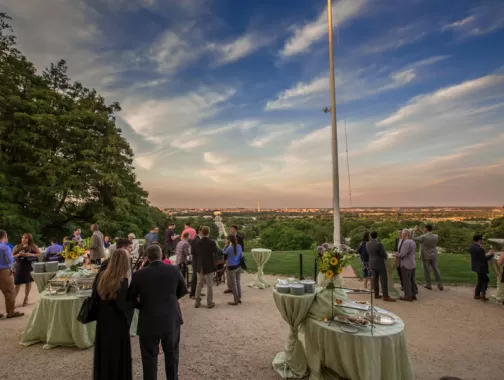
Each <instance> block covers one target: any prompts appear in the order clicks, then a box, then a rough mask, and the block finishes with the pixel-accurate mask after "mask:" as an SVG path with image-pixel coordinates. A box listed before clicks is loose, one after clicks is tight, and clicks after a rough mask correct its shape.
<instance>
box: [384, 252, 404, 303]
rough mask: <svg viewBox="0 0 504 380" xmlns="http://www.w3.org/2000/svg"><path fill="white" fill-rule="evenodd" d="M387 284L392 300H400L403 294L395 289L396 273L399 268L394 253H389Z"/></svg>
mask: <svg viewBox="0 0 504 380" xmlns="http://www.w3.org/2000/svg"><path fill="white" fill-rule="evenodd" d="M385 264H386V266H387V283H388V292H389V296H390V297H392V298H399V297H400V296H401V292H400V291H399V290H397V289H396V288H395V287H394V271H395V270H396V268H397V259H396V258H395V256H394V255H393V254H392V253H387V261H386V263H385Z"/></svg>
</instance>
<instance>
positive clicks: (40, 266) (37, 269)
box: [32, 263, 45, 273]
mask: <svg viewBox="0 0 504 380" xmlns="http://www.w3.org/2000/svg"><path fill="white" fill-rule="evenodd" d="M32 267H33V272H34V273H44V272H45V263H33V264H32Z"/></svg>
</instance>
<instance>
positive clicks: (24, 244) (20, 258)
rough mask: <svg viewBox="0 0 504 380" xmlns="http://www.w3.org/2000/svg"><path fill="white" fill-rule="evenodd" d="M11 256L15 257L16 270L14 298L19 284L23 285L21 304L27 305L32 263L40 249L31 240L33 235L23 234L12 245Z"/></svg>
mask: <svg viewBox="0 0 504 380" xmlns="http://www.w3.org/2000/svg"><path fill="white" fill-rule="evenodd" d="M12 256H13V257H14V259H16V271H15V273H14V285H16V298H17V295H18V294H19V290H20V289H21V285H23V284H24V286H25V297H24V301H23V306H26V305H28V296H29V295H30V291H31V286H32V282H33V278H32V276H31V271H32V270H33V268H32V263H33V262H34V261H38V259H39V256H40V249H39V247H37V245H36V244H35V243H34V242H33V237H32V235H31V234H29V233H25V234H23V236H22V237H21V243H19V244H18V245H16V247H14V251H13V252H12Z"/></svg>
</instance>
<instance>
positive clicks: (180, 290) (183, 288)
mask: <svg viewBox="0 0 504 380" xmlns="http://www.w3.org/2000/svg"><path fill="white" fill-rule="evenodd" d="M177 273H178V278H177V298H178V299H180V298H182V297H184V296H185V295H186V294H187V285H186V282H185V279H184V277H183V276H182V272H181V271H179V270H177Z"/></svg>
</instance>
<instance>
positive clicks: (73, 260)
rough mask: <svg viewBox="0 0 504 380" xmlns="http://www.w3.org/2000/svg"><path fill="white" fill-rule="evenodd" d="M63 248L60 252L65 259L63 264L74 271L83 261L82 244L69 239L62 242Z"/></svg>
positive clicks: (83, 251)
mask: <svg viewBox="0 0 504 380" xmlns="http://www.w3.org/2000/svg"><path fill="white" fill-rule="evenodd" d="M63 245H64V247H65V248H64V249H63V252H61V253H60V255H61V257H63V258H64V259H65V264H66V266H67V267H69V268H70V269H71V270H73V271H75V270H76V269H77V266H78V265H79V264H81V265H82V263H83V262H84V254H85V253H86V249H85V248H84V247H83V244H82V243H81V242H78V241H74V240H70V241H66V242H64V243H63Z"/></svg>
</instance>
